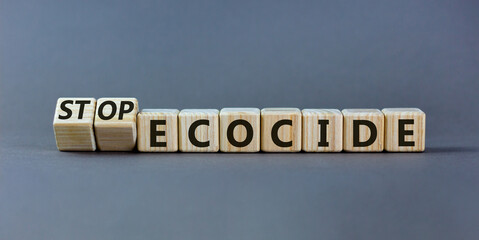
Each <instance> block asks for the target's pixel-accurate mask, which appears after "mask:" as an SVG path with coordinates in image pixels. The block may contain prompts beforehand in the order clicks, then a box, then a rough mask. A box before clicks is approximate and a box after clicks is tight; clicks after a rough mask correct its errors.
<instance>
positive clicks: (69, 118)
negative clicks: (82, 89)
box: [53, 98, 96, 151]
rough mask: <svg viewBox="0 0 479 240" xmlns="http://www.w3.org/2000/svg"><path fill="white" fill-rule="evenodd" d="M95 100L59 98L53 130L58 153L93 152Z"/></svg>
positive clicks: (94, 147) (94, 146) (94, 144)
mask: <svg viewBox="0 0 479 240" xmlns="http://www.w3.org/2000/svg"><path fill="white" fill-rule="evenodd" d="M95 106H96V100H95V99H94V98H59V99H58V101H57V106H56V109H55V117H54V119H53V130H54V132H55V140H56V142H57V148H58V150H60V151H95V150H96V143H95V134H94V132H93V120H94V118H95Z"/></svg>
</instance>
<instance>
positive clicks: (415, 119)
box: [382, 108, 426, 152]
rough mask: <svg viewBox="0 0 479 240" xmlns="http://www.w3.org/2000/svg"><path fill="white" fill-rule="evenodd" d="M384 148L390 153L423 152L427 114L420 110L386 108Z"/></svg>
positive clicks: (384, 111)
mask: <svg viewBox="0 0 479 240" xmlns="http://www.w3.org/2000/svg"><path fill="white" fill-rule="evenodd" d="M382 112H383V113H384V118H385V142H384V147H385V149H386V151H388V152H423V151H424V149H425V148H426V144H425V143H426V114H425V113H424V112H423V111H421V110H420V109H418V108H385V109H383V111H382Z"/></svg>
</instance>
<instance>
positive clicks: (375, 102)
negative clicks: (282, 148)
mask: <svg viewBox="0 0 479 240" xmlns="http://www.w3.org/2000/svg"><path fill="white" fill-rule="evenodd" d="M478 12H479V7H478V3H477V2H474V1H422V0H421V1H417V0H406V1H373V0H366V1H361V2H354V1H334V2H326V1H324V2H321V1H300V2H297V1H136V2H135V1H111V2H110V1H48V0H47V1H33V0H25V1H13V0H4V1H1V2H0V239H2V240H3V239H8V240H9V239H49V240H52V239H478V238H479V206H478V203H479V187H478V183H479V163H478V162H479V144H478V142H479V136H478V132H479V131H478V130H479V121H477V119H478V117H479V111H478V107H477V102H478V101H477V90H478V89H479V81H478V79H479V31H478V30H477V26H479V14H478ZM62 96H81V97H82V96H84V97H90V96H91V97H96V98H99V97H107V96H124V97H130V96H131V97H137V98H138V100H139V103H140V108H178V109H184V108H217V109H220V108H222V107H240V106H245V107H259V108H263V107H275V106H288V107H299V108H339V109H342V108H358V107H368V108H383V107H419V108H421V109H422V110H423V111H425V112H426V114H427V139H426V145H427V150H426V152H424V153H374V154H373V153H339V154H308V153H294V154H266V153H255V154H225V153H212V154H186V153H171V154H141V153H136V152H131V153H129V152H125V153H111V152H92V153H76V152H59V151H57V150H56V146H55V140H54V136H53V130H52V121H53V113H54V107H55V102H56V99H57V98H59V97H62Z"/></svg>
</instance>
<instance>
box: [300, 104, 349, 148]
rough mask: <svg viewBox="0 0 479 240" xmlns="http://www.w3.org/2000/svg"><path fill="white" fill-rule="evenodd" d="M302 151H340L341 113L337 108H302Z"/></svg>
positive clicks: (341, 143)
mask: <svg viewBox="0 0 479 240" xmlns="http://www.w3.org/2000/svg"><path fill="white" fill-rule="evenodd" d="M302 113H303V126H302V128H303V134H302V136H303V141H302V145H303V151H305V152H341V151H342V150H343V114H342V113H341V111H339V110H338V109H304V110H303V111H302Z"/></svg>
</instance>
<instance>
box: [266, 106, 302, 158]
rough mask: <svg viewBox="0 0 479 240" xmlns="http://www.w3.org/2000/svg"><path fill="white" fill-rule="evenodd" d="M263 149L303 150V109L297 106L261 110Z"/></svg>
mask: <svg viewBox="0 0 479 240" xmlns="http://www.w3.org/2000/svg"><path fill="white" fill-rule="evenodd" d="M261 150H262V151H265V152H299V151H301V111H300V110H299V109H297V108H264V109H262V110H261Z"/></svg>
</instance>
